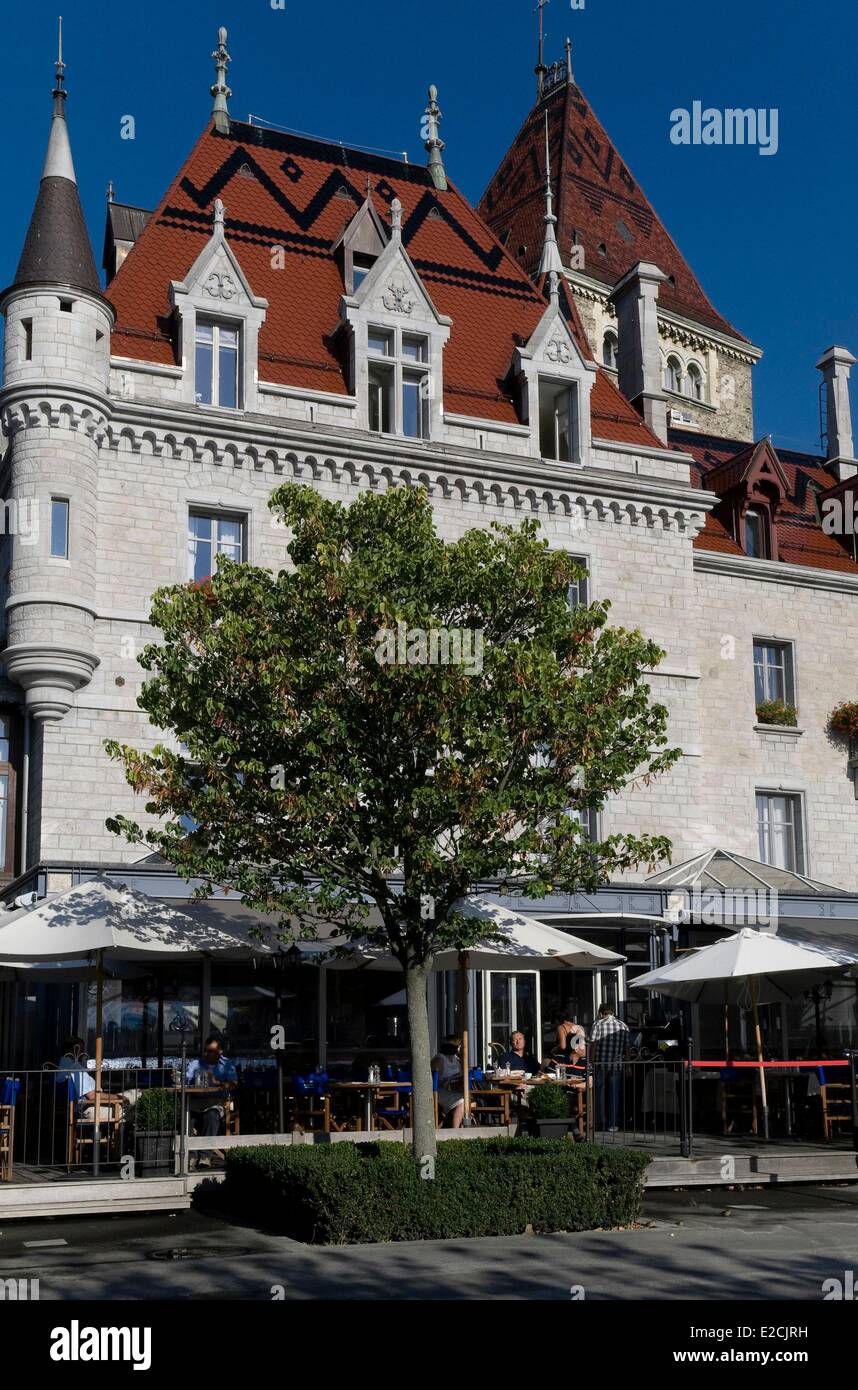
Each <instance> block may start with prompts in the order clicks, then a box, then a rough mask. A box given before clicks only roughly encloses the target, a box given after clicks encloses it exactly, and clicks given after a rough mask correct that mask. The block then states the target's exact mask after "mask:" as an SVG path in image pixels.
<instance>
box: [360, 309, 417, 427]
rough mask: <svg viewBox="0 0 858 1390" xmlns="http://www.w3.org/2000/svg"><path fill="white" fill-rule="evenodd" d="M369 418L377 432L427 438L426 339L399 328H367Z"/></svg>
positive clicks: (371, 425)
mask: <svg viewBox="0 0 858 1390" xmlns="http://www.w3.org/2000/svg"><path fill="white" fill-rule="evenodd" d="M367 353H368V357H369V364H368V371H367V390H368V400H367V409H368V419H369V427H370V429H371V430H374V431H375V432H376V433H377V434H402V435H404V436H405V437H406V439H428V438H429V396H430V391H431V381H432V377H431V371H430V367H429V340H428V338H425V337H423V336H422V335H421V334H417V333H405V332H403V331H402V329H400V328H373V327H370V328H369V329H368V331H367Z"/></svg>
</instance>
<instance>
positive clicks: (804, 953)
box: [631, 927, 858, 1139]
mask: <svg viewBox="0 0 858 1390" xmlns="http://www.w3.org/2000/svg"><path fill="white" fill-rule="evenodd" d="M856 960H858V956H856ZM849 964H850V963H849V962H848V961H846V960H844V957H843V952H842V951H840V952H838V954H837V956H834V955H832V954H830V953H829V952H828V951H826V950H825V949H814V948H813V947H811V946H803V945H802V946H800V945H798V944H797V943H796V942H793V941H788V940H786V939H785V938H784V937H782V936H778V935H777V934H776V933H775V932H771V931H757V930H755V929H754V928H753V927H743V928H742V930H741V931H738V932H736V933H735V934H734V935H733V936H727V937H722V938H721V940H719V941H714V942H713V943H712V944H711V946H701V947H700V948H699V950H696V951H689V952H687V953H685V954H683V955H681V956H677V957H676V958H675V959H674V960H672V961H671V962H670V963H669V964H668V965H665V966H662V967H660V968H659V969H658V970H650V971H649V972H648V973H647V974H646V975H639V976H638V978H637V979H636V980H634V981H632V982H631V983H632V988H633V989H647V990H650V991H652V992H654V993H658V994H668V995H670V996H671V997H672V998H675V999H685V1000H688V1001H689V1002H690V1003H692V1004H706V1003H710V1004H712V1003H714V1004H724V1005H725V1007H726V1005H727V1004H739V1005H740V1006H741V1007H743V1008H751V1009H752V1011H753V1015H754V1036H755V1039H756V1045H757V1058H758V1060H759V1063H760V1069H759V1074H760V1095H761V1098H762V1102H763V1134H764V1137H765V1138H766V1139H768V1137H769V1106H768V1097H767V1094H766V1075H765V1070H764V1068H763V1065H762V1064H763V1040H762V1035H761V1033H760V1014H759V1005H760V1004H770V1003H780V1002H781V1001H782V1000H787V999H794V998H795V997H796V995H800V994H803V993H804V991H805V990H806V989H807V988H808V987H809V986H810V985H813V984H814V983H816V982H817V981H818V980H819V977H820V975H834V974H840V973H842V972H843V971H844V970H846V969H848V968H849Z"/></svg>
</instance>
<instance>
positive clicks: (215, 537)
mask: <svg viewBox="0 0 858 1390" xmlns="http://www.w3.org/2000/svg"><path fill="white" fill-rule="evenodd" d="M244 533H245V522H244V518H243V517H240V516H229V515H227V514H224V513H219V512H206V511H201V510H197V509H196V508H193V509H192V510H191V511H190V512H189V513H188V579H190V580H192V581H193V582H194V583H197V584H201V583H204V582H205V580H207V579H211V577H212V575H213V574H214V572H215V570H216V569H217V564H218V557H219V556H221V555H225V556H226V557H227V558H228V559H230V560H243V559H244V539H245V534H244Z"/></svg>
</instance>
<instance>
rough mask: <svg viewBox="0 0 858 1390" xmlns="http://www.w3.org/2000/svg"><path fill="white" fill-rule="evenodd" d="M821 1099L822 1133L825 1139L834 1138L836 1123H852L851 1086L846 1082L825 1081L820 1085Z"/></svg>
mask: <svg viewBox="0 0 858 1390" xmlns="http://www.w3.org/2000/svg"><path fill="white" fill-rule="evenodd" d="M819 1097H820V1100H821V1101H822V1133H823V1135H824V1137H825V1138H826V1139H827V1140H830V1139H835V1138H836V1137H837V1136H836V1134H835V1129H836V1127H837V1125H846V1126H849V1127H850V1128H851V1125H852V1087H851V1085H849V1083H848V1082H844V1081H834V1082H831V1081H829V1082H827V1083H826V1085H824V1086H820V1088H819Z"/></svg>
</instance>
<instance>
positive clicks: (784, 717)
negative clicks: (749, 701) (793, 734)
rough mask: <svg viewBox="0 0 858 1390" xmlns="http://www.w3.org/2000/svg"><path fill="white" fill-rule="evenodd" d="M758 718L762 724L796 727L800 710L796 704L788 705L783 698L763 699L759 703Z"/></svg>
mask: <svg viewBox="0 0 858 1390" xmlns="http://www.w3.org/2000/svg"><path fill="white" fill-rule="evenodd" d="M757 719H758V720H759V721H760V723H761V724H784V725H786V726H787V727H789V728H791V729H794V728H795V727H796V725H797V724H798V711H797V710H796V707H795V705H786V704H784V702H783V700H761V701H760V703H759V704H758V705H757Z"/></svg>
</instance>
